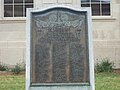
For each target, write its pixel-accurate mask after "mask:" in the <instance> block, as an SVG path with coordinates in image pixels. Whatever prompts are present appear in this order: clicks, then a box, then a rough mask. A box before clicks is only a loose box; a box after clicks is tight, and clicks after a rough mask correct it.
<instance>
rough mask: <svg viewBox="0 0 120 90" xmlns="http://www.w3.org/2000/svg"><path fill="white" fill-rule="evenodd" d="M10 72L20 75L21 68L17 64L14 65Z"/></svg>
mask: <svg viewBox="0 0 120 90" xmlns="http://www.w3.org/2000/svg"><path fill="white" fill-rule="evenodd" d="M11 71H12V72H13V73H14V74H20V72H21V71H22V68H21V66H20V65H19V64H16V65H15V67H14V68H12V69H11Z"/></svg>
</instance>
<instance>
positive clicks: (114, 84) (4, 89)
mask: <svg viewBox="0 0 120 90" xmlns="http://www.w3.org/2000/svg"><path fill="white" fill-rule="evenodd" d="M95 77H96V79H95V82H96V83H95V85H96V90H120V75H118V74H113V73H101V74H96V75H95ZM0 90H25V76H24V75H18V76H17V75H7V76H3V75H2V76H0Z"/></svg>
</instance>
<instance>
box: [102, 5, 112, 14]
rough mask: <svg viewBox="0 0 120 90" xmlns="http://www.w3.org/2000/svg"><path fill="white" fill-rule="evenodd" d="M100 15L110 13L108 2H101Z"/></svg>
mask: <svg viewBox="0 0 120 90" xmlns="http://www.w3.org/2000/svg"><path fill="white" fill-rule="evenodd" d="M102 15H104V16H109V15H110V4H102Z"/></svg>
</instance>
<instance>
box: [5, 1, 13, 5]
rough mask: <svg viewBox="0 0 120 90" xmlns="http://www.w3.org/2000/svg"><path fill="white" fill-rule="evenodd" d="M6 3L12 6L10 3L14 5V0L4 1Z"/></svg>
mask: <svg viewBox="0 0 120 90" xmlns="http://www.w3.org/2000/svg"><path fill="white" fill-rule="evenodd" d="M4 3H5V4H10V3H13V0H4Z"/></svg>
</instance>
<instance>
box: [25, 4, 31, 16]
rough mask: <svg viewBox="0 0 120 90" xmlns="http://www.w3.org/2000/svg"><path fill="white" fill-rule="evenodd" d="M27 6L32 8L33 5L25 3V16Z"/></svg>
mask: <svg viewBox="0 0 120 90" xmlns="http://www.w3.org/2000/svg"><path fill="white" fill-rule="evenodd" d="M27 8H33V5H25V16H26V11H27Z"/></svg>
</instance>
